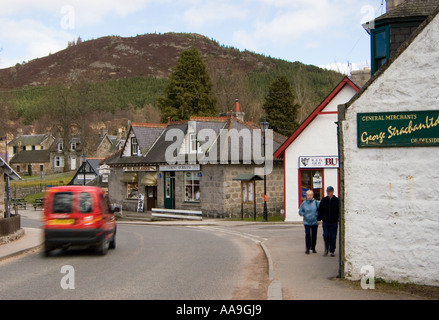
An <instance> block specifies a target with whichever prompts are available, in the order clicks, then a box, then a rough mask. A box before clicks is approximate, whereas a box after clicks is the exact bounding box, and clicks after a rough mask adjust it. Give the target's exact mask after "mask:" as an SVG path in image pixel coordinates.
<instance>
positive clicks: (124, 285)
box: [0, 217, 266, 300]
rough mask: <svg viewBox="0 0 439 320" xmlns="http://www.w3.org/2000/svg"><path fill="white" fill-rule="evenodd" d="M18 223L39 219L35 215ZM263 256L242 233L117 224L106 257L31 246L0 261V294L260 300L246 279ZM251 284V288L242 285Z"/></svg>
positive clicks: (258, 292)
mask: <svg viewBox="0 0 439 320" xmlns="http://www.w3.org/2000/svg"><path fill="white" fill-rule="evenodd" d="M32 220H33V221H32ZM23 221H24V222H23V224H25V225H27V226H33V225H32V224H34V223H35V224H37V225H38V222H37V221H36V219H30V220H28V219H27V218H26V217H25V218H24V219H23ZM262 255H263V253H262V252H261V249H260V246H259V245H258V244H257V243H256V242H255V241H251V239H246V238H245V237H239V236H233V235H230V234H225V233H216V232H212V230H204V229H199V228H189V227H160V226H145V225H141V226H140V225H123V224H119V225H118V234H117V247H116V249H115V250H109V253H108V254H107V255H106V256H99V255H96V254H95V252H93V251H91V250H83V249H81V250H78V249H73V248H72V249H69V250H67V251H62V250H57V251H53V252H52V255H51V256H50V257H47V258H45V257H43V255H42V254H41V251H37V250H36V251H35V252H32V253H29V254H26V255H23V256H19V257H15V258H11V259H7V260H5V261H2V262H0V284H1V286H0V300H4V299H148V300H151V299H160V300H181V299H184V300H197V299H203V300H211V299H217V300H230V299H236V298H248V299H251V298H256V299H261V298H264V297H263V296H261V294H262V293H263V292H264V291H265V293H266V288H260V290H259V289H258V288H259V284H258V283H256V284H252V283H249V282H248V281H246V279H248V272H249V270H250V269H251V268H250V269H249V266H251V265H252V263H253V264H255V261H261V259H263V258H262ZM258 259H259V260H258ZM256 264H257V265H258V266H260V263H256ZM64 266H71V267H64ZM63 267H64V268H70V269H66V270H63ZM260 274H261V275H264V274H266V269H264V270H262V271H261V273H260ZM72 276H74V278H72ZM72 283H73V284H74V289H70V288H71V287H72V285H71V284H72ZM252 285H254V286H255V287H254V288H253V289H254V290H248V289H249V286H252ZM63 287H64V288H63ZM66 287H67V289H66ZM69 287H70V288H69ZM250 289H251V288H250ZM243 294H244V295H243Z"/></svg>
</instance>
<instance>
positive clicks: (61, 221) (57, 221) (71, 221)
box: [47, 219, 75, 226]
mask: <svg viewBox="0 0 439 320" xmlns="http://www.w3.org/2000/svg"><path fill="white" fill-rule="evenodd" d="M74 223H75V219H52V220H48V221H47V224H48V225H50V226H53V225H70V224H74Z"/></svg>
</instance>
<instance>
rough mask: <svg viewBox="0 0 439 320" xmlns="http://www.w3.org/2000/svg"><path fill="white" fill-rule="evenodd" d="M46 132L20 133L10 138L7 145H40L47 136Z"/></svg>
mask: <svg viewBox="0 0 439 320" xmlns="http://www.w3.org/2000/svg"><path fill="white" fill-rule="evenodd" d="M48 136H49V135H48V134H47V133H46V134H29V135H21V136H19V137H17V138H15V139H12V140H11V141H10V142H9V143H8V146H37V145H40V144H42V143H43V142H44V140H46V139H47V138H48Z"/></svg>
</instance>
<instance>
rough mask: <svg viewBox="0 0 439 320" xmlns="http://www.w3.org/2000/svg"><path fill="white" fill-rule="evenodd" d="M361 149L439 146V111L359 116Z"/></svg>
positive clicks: (358, 129)
mask: <svg viewBox="0 0 439 320" xmlns="http://www.w3.org/2000/svg"><path fill="white" fill-rule="evenodd" d="M357 139H358V147H359V148H376V147H427V146H439V110H431V111H406V112H382V113H358V114H357Z"/></svg>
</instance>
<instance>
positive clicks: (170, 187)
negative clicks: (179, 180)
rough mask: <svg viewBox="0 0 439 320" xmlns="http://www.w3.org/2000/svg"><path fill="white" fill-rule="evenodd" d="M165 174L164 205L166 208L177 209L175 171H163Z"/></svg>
mask: <svg viewBox="0 0 439 320" xmlns="http://www.w3.org/2000/svg"><path fill="white" fill-rule="evenodd" d="M163 174H164V181H165V186H164V192H165V194H164V199H165V201H164V206H165V209H175V172H172V171H171V172H163Z"/></svg>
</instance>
